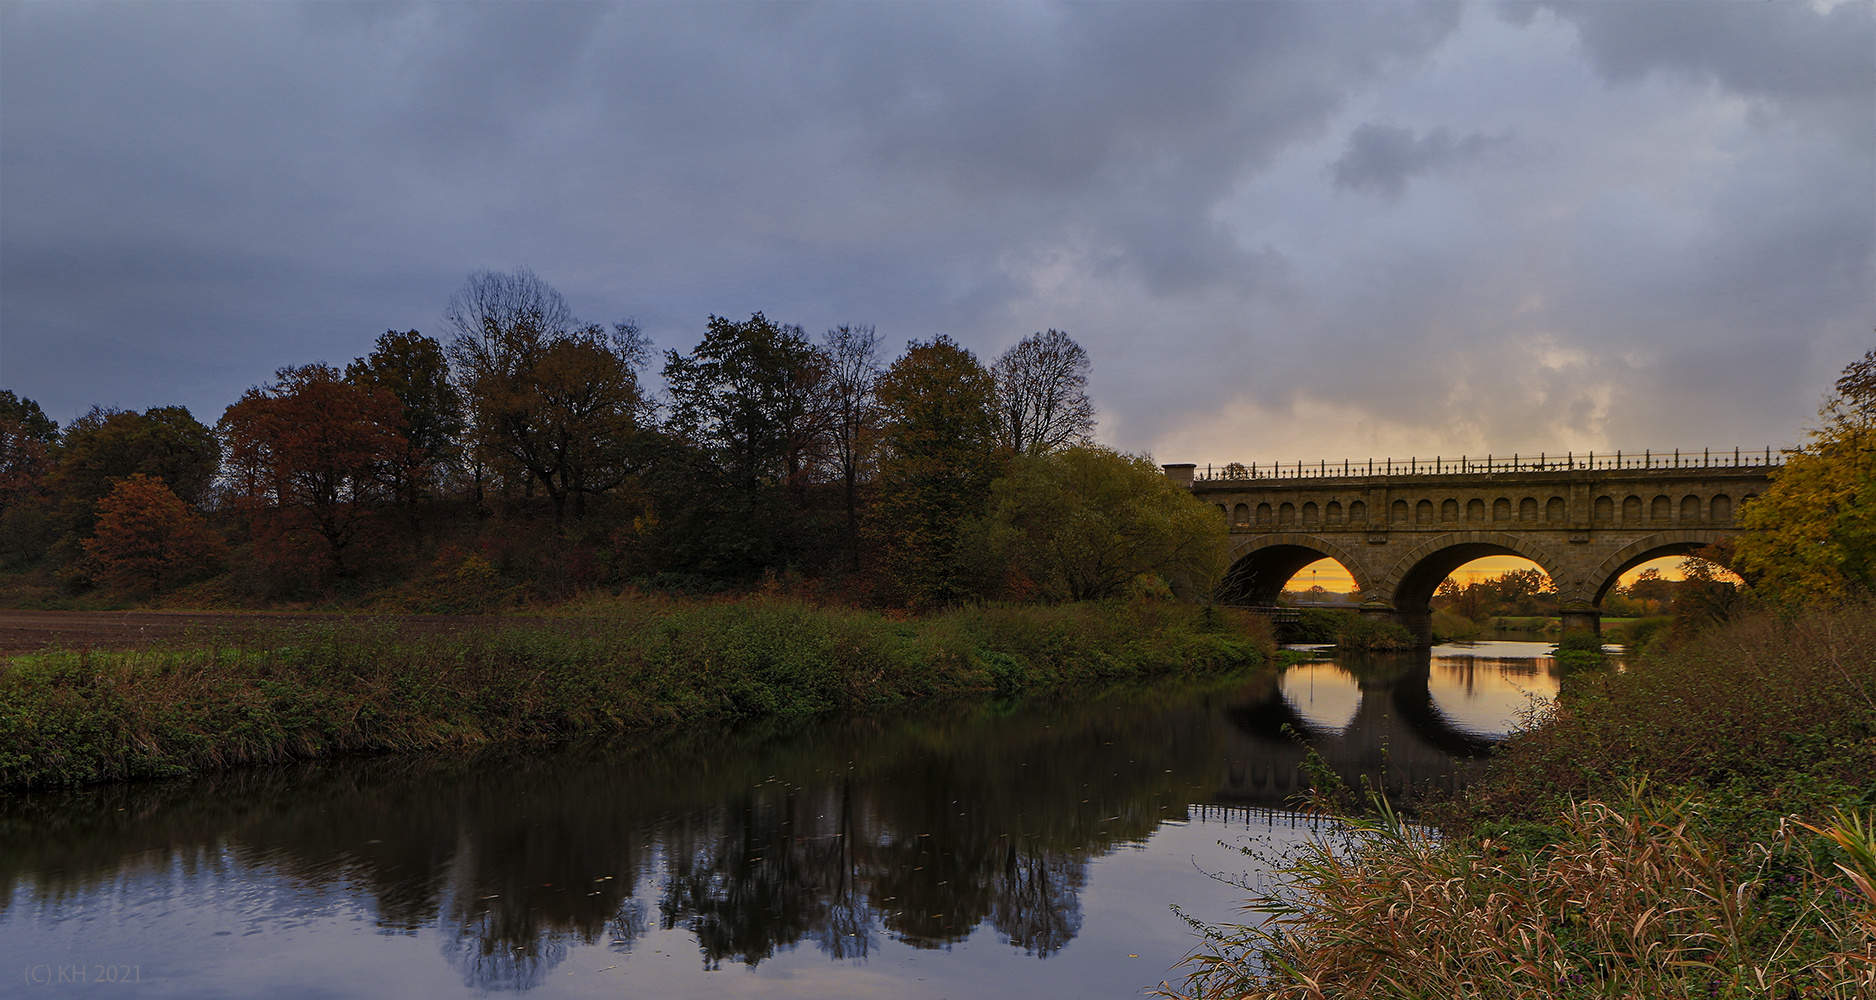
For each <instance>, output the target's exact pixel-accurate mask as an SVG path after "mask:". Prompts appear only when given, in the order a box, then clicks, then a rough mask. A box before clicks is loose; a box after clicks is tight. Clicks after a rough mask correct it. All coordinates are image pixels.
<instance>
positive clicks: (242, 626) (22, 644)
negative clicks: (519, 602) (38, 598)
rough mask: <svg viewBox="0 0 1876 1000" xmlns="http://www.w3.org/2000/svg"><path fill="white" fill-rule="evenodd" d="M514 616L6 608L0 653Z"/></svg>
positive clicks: (423, 626)
mask: <svg viewBox="0 0 1876 1000" xmlns="http://www.w3.org/2000/svg"><path fill="white" fill-rule="evenodd" d="M503 621H508V622H513V621H514V619H512V618H510V619H503V618H495V617H484V616H479V615H372V616H366V615H350V616H340V615H330V614H323V615H322V614H294V613H292V612H276V611H229V612H188V611H5V610H0V656H6V655H11V654H14V653H32V652H37V651H39V650H41V649H44V648H46V647H47V646H57V647H61V648H64V649H134V648H136V647H138V646H148V645H155V644H165V645H167V644H172V643H175V642H189V641H192V640H198V639H199V640H203V641H208V640H210V639H211V637H212V638H213V639H215V640H219V641H224V642H225V641H230V640H234V639H238V638H240V637H242V636H246V635H252V634H254V633H257V632H269V631H273V630H275V629H279V628H284V627H291V626H294V625H313V624H338V623H340V622H348V623H353V624H359V623H371V624H381V623H389V624H392V625H393V626H394V627H396V628H397V630H398V631H399V632H402V633H404V634H407V635H413V636H415V635H433V634H439V633H444V634H446V633H450V632H456V631H460V630H462V629H465V628H469V627H472V626H477V625H489V624H495V623H500V622H503Z"/></svg>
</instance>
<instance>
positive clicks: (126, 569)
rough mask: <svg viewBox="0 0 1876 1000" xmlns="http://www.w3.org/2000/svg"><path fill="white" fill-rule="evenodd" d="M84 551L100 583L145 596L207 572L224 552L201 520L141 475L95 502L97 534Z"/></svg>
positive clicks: (161, 486)
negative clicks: (144, 594)
mask: <svg viewBox="0 0 1876 1000" xmlns="http://www.w3.org/2000/svg"><path fill="white" fill-rule="evenodd" d="M84 545H85V554H86V555H88V556H90V557H91V561H92V565H93V573H94V575H95V576H96V577H97V579H98V580H99V581H100V582H102V583H105V584H107V585H109V586H113V587H121V588H124V589H127V590H148V591H160V590H162V589H163V587H164V585H166V584H171V583H175V582H176V581H177V580H180V579H183V578H184V577H187V576H189V575H191V574H194V573H199V572H201V571H203V570H205V569H207V568H208V566H209V564H210V563H212V562H213V561H214V560H215V559H216V558H218V557H219V556H220V555H221V553H222V550H223V545H222V540H221V538H220V536H218V535H216V534H215V533H214V532H213V531H211V530H209V527H208V525H207V524H206V523H205V522H203V520H202V515H200V514H197V513H196V512H195V511H193V510H190V509H189V505H188V504H185V503H183V502H182V500H181V498H179V497H177V496H176V494H175V493H173V492H171V491H170V488H169V487H168V486H167V485H165V484H164V482H163V481H162V480H161V479H157V478H154V477H152V476H146V475H144V474H143V473H141V472H139V473H135V474H132V475H130V476H127V477H125V478H124V479H121V480H119V481H118V483H117V486H116V487H115V488H114V489H112V490H111V492H110V493H109V494H108V495H107V496H105V497H104V498H102V499H100V500H99V501H98V519H97V530H96V533H95V534H93V535H92V537H90V538H87V539H85V542H84Z"/></svg>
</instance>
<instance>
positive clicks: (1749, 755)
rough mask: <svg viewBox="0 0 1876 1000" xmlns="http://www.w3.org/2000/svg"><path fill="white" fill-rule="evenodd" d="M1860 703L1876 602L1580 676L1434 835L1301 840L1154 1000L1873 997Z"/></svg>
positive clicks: (1873, 737) (1875, 827)
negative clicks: (1245, 918) (1269, 886)
mask: <svg viewBox="0 0 1876 1000" xmlns="http://www.w3.org/2000/svg"><path fill="white" fill-rule="evenodd" d="M1873 696H1876V604H1872V603H1870V602H1868V601H1861V602H1852V603H1848V604H1845V605H1843V606H1840V607H1836V608H1831V609H1811V610H1808V611H1805V612H1802V613H1799V614H1796V615H1789V616H1788V615H1780V614H1776V613H1773V612H1770V611H1765V612H1760V613H1756V614H1749V615H1746V616H1743V617H1741V618H1740V619H1739V620H1736V621H1733V622H1731V623H1729V624H1727V625H1724V626H1722V627H1719V628H1716V629H1713V630H1712V631H1710V632H1708V633H1706V634H1704V635H1700V636H1697V637H1695V638H1693V639H1690V640H1685V641H1682V642H1679V643H1678V644H1675V645H1672V646H1669V645H1666V644H1661V643H1651V644H1649V645H1648V646H1647V648H1646V649H1645V650H1644V651H1643V652H1642V654H1641V655H1640V656H1639V657H1632V658H1631V659H1630V661H1629V663H1628V664H1627V667H1626V669H1625V670H1624V671H1622V672H1620V673H1614V672H1608V673H1598V674H1581V673H1578V674H1571V675H1569V676H1568V677H1566V678H1565V682H1564V689H1563V692H1562V694H1561V696H1560V698H1559V701H1558V703H1557V705H1556V706H1555V708H1554V709H1553V710H1552V711H1550V712H1549V713H1548V714H1547V715H1545V716H1543V717H1540V718H1538V719H1537V720H1534V722H1535V724H1534V725H1532V726H1531V727H1530V728H1529V729H1528V730H1527V731H1525V732H1522V733H1520V734H1517V735H1516V736H1514V737H1513V738H1512V740H1511V741H1510V742H1509V743H1508V745H1507V746H1506V747H1505V748H1504V749H1503V750H1502V751H1501V753H1500V754H1499V755H1498V757H1497V759H1495V760H1494V762H1493V763H1492V765H1491V767H1490V769H1489V770H1488V772H1487V774H1486V776H1485V778H1484V779H1483V780H1482V781H1480V782H1478V783H1475V784H1474V785H1473V786H1472V787H1471V788H1470V789H1469V790H1468V791H1467V793H1466V794H1465V795H1464V796H1462V797H1461V798H1460V799H1458V800H1457V801H1454V802H1449V803H1446V804H1444V805H1441V806H1437V807H1434V808H1429V809H1424V810H1423V811H1422V815H1423V816H1425V817H1428V818H1430V819H1431V820H1432V821H1434V822H1435V823H1437V824H1438V827H1439V828H1438V829H1437V830H1436V829H1435V828H1432V827H1420V828H1416V827H1409V826H1407V825H1404V824H1402V823H1400V822H1399V821H1398V820H1397V819H1396V818H1395V817H1393V816H1392V814H1390V813H1388V812H1387V811H1386V809H1385V804H1384V803H1383V804H1382V806H1383V807H1382V809H1381V810H1380V814H1381V815H1380V816H1379V818H1370V819H1366V820H1354V821H1351V823H1350V826H1349V827H1348V829H1349V833H1350V835H1349V837H1348V838H1347V839H1346V840H1345V841H1344V842H1341V843H1335V842H1331V841H1322V842H1319V843H1316V844H1313V845H1311V846H1309V847H1307V848H1306V849H1304V850H1303V851H1302V852H1301V853H1300V854H1299V855H1297V856H1296V857H1293V858H1291V859H1289V861H1288V862H1287V863H1285V864H1284V865H1283V866H1281V868H1280V870H1279V873H1278V874H1279V877H1280V878H1281V879H1283V880H1284V882H1283V884H1282V885H1280V886H1279V888H1278V889H1277V890H1275V891H1273V892H1270V893H1267V894H1265V895H1264V896H1262V897H1261V898H1259V899H1257V900H1255V901H1254V903H1253V906H1252V907H1251V909H1252V910H1254V911H1255V912H1256V913H1257V914H1258V915H1259V916H1260V917H1261V918H1262V922H1259V923H1253V924H1248V925H1244V926H1230V927H1223V928H1212V929H1210V931H1209V935H1208V937H1207V939H1206V942H1205V944H1204V946H1203V947H1202V950H1201V951H1200V952H1199V953H1198V954H1197V955H1196V956H1195V957H1194V958H1193V959H1192V960H1191V968H1192V976H1191V978H1190V979H1189V980H1188V981H1187V982H1186V984H1185V986H1184V987H1183V989H1173V988H1170V987H1169V988H1168V989H1167V990H1166V991H1165V994H1164V995H1166V996H1181V997H1199V998H1222V997H1258V998H1298V1000H1300V998H1326V997H1376V998H1381V997H1403V998H1404V997H1414V998H1435V997H1439V998H1445V997H1480V998H1518V1000H1524V998H1533V1000H1535V998H1539V997H1544V998H1549V997H1564V998H1571V997H1585V998H1587V997H1608V998H1616V997H1621V998H1630V997H1638V998H1639V997H1647V998H1703V1000H1704V998H1716V997H1725V998H1745V997H1754V998H1759V997H1769V998H1784V997H1788V996H1790V997H1818V998H1831V1000H1847V998H1851V997H1857V998H1866V1000H1867V998H1870V997H1876V814H1872V813H1871V812H1870V811H1869V810H1870V808H1871V807H1872V806H1876V697H1873Z"/></svg>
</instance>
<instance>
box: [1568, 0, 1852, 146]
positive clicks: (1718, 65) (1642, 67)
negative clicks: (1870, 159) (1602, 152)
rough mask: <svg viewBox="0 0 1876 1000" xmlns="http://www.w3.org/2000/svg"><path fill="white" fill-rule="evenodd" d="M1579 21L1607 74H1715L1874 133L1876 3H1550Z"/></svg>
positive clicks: (1742, 88)
mask: <svg viewBox="0 0 1876 1000" xmlns="http://www.w3.org/2000/svg"><path fill="white" fill-rule="evenodd" d="M1545 6H1546V8H1547V9H1549V10H1551V11H1554V12H1555V13H1556V15H1557V16H1558V17H1560V18H1562V19H1564V20H1566V21H1568V22H1569V23H1571V24H1572V25H1574V26H1575V27H1576V29H1577V32H1578V34H1579V36H1580V37H1581V39H1582V44H1583V48H1584V50H1585V52H1587V53H1588V55H1589V57H1590V59H1591V61H1593V62H1594V63H1595V65H1596V68H1597V69H1598V70H1599V71H1601V73H1602V74H1603V75H1604V76H1605V77H1606V78H1607V79H1609V80H1610V81H1612V82H1618V83H1627V82H1633V81H1636V80H1640V79H1642V78H1644V77H1646V76H1648V75H1649V74H1651V73H1655V72H1664V73H1674V74H1679V75H1682V76H1685V77H1688V78H1692V79H1700V80H1712V81H1714V82H1716V83H1718V84H1719V85H1720V86H1722V87H1724V88H1726V89H1727V90H1729V91H1731V92H1733V93H1735V94H1739V95H1742V96H1746V97H1750V98H1755V99H1762V100H1770V101H1775V102H1778V103H1779V104H1780V105H1782V106H1784V107H1785V108H1786V109H1787V110H1788V111H1789V112H1791V113H1795V114H1800V115H1815V116H1818V117H1820V118H1821V119H1823V120H1826V121H1828V122H1830V123H1831V125H1832V127H1834V128H1836V129H1837V130H1838V131H1839V132H1840V133H1841V134H1843V135H1844V136H1846V137H1849V138H1851V139H1852V141H1857V142H1859V144H1861V145H1868V144H1869V142H1870V128H1869V104H1870V98H1871V95H1872V94H1876V5H1873V4H1870V3H1867V2H1860V0H1848V2H1841V3H1837V4H1835V5H1834V6H1830V7H1829V8H1828V9H1825V8H1823V7H1822V6H1821V5H1813V4H1810V3H1788V2H1776V3H1719V4H1710V3H1703V4H1682V3H1591V2H1574V3H1550V4H1546V5H1545Z"/></svg>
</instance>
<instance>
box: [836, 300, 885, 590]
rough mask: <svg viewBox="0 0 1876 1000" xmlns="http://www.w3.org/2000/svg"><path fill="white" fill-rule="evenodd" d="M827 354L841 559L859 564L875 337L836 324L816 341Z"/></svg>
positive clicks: (873, 422) (873, 408) (874, 409)
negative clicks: (843, 534)
mask: <svg viewBox="0 0 1876 1000" xmlns="http://www.w3.org/2000/svg"><path fill="white" fill-rule="evenodd" d="M821 350H822V352H823V353H824V354H825V355H826V358H827V379H826V385H825V390H824V391H825V397H826V401H827V402H826V410H827V415H828V419H827V427H828V435H829V438H830V441H831V445H832V449H833V460H834V467H835V471H836V472H837V473H838V474H839V476H840V482H841V487H842V496H843V499H844V500H845V501H846V508H847V558H848V565H849V566H850V568H852V569H855V570H858V569H859V568H860V513H859V507H860V504H859V485H860V480H861V478H862V477H863V476H864V475H865V474H866V472H867V466H868V465H869V464H870V461H869V460H870V458H871V454H872V450H873V444H874V440H875V438H877V436H878V431H879V401H878V399H877V398H875V394H874V390H875V388H876V386H877V385H878V382H879V376H880V368H879V337H878V336H876V335H875V334H874V333H873V328H872V327H870V326H837V327H835V328H833V329H832V330H829V331H827V333H826V335H825V336H824V337H823V338H822V340H821Z"/></svg>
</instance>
